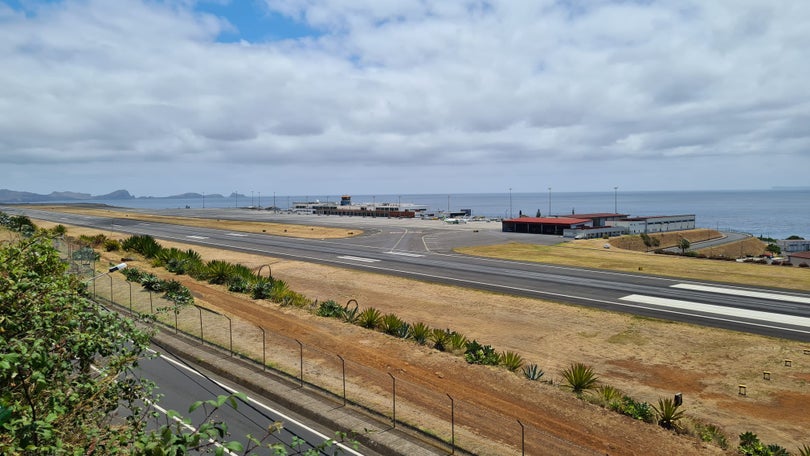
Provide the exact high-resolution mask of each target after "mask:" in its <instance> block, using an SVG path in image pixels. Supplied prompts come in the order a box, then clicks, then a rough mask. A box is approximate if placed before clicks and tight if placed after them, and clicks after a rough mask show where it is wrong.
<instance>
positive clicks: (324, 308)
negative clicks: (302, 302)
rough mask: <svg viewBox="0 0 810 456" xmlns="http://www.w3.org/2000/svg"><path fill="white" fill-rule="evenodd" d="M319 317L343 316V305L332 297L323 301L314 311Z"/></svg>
mask: <svg viewBox="0 0 810 456" xmlns="http://www.w3.org/2000/svg"><path fill="white" fill-rule="evenodd" d="M315 314H316V315H318V316H320V317H331V318H337V317H341V316H343V307H340V304H338V303H337V302H335V301H334V300H332V299H329V300H327V301H323V302H322V303H321V304H320V305H319V306H318V310H317V311H316V312H315Z"/></svg>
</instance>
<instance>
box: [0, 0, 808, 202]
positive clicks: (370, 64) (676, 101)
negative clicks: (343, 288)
mask: <svg viewBox="0 0 810 456" xmlns="http://www.w3.org/2000/svg"><path fill="white" fill-rule="evenodd" d="M786 3H787V4H778V3H762V2H759V1H754V0H745V1H742V0H741V1H731V0H718V1H715V2H698V1H687V2H684V1H675V0H671V1H669V0H661V1H621V2H620V1H609V0H600V1H594V2H587V3H584V4H580V3H576V2H564V1H552V0H545V1H538V2H520V1H494V0H493V1H474V0H470V1H447V2H421V1H411V2H402V1H394V0H391V1H388V0H355V1H343V0H340V1H338V0H323V1H317V2H315V1H313V0H266V1H265V4H264V7H265V8H266V12H269V13H270V14H274V15H277V16H278V15H280V16H282V17H286V18H287V20H289V21H291V22H297V23H298V24H299V25H301V26H302V27H301V28H300V29H310V30H315V31H317V34H313V35H312V36H305V37H295V38H288V39H284V38H279V39H275V40H272V41H262V42H248V41H244V40H243V41H241V42H220V41H218V37H219V36H220V35H222V34H226V33H227V34H233V33H236V32H238V29H239V27H240V25H239V22H238V21H237V20H236V18H228V17H226V16H222V17H217V16H214V15H213V14H210V13H204V12H201V10H198V9H197V8H196V4H195V2H192V1H172V0H166V1H164V2H152V1H149V2H145V1H138V0H120V1H116V2H109V1H104V0H65V1H62V2H55V3H50V2H45V3H33V4H28V3H26V4H25V5H33V6H27V8H28V9H27V10H14V9H11V8H10V7H8V6H5V5H0V62H2V63H0V68H2V71H0V165H2V166H13V167H14V169H15V172H14V176H18V177H16V178H18V179H20V181H22V180H23V179H25V177H26V176H28V175H30V174H31V173H33V172H35V171H25V170H26V169H29V170H36V169H37V168H36V166H37V165H41V164H43V163H64V164H70V163H76V164H81V165H83V166H97V167H98V169H99V170H100V169H103V166H104V163H107V162H110V161H117V162H121V161H124V162H139V161H149V162H156V163H185V162H189V161H194V162H195V163H196V165H195V166H204V165H205V163H210V166H212V167H214V168H217V167H219V168H220V169H221V168H222V167H223V166H227V164H233V163H237V162H248V163H252V164H253V165H255V166H296V165H299V166H300V167H301V171H300V175H302V176H303V175H309V176H311V175H312V174H311V173H309V171H311V169H312V168H311V167H313V166H315V165H318V164H324V163H330V164H332V165H330V166H326V167H324V171H323V174H322V175H321V176H320V178H322V179H328V178H329V174H328V171H330V170H331V171H332V172H334V171H335V169H336V168H345V169H346V170H351V169H358V168H362V167H374V168H378V169H385V168H386V167H391V169H396V170H398V171H401V170H403V169H412V170H414V172H419V170H422V169H425V167H432V166H438V167H447V168H452V169H462V170H465V171H462V174H464V173H465V172H466V173H469V174H475V173H477V174H481V175H486V170H487V169H489V170H492V169H494V168H493V166H497V167H498V168H497V169H498V172H500V173H505V174H508V173H510V172H511V173H515V174H520V173H518V172H517V171H518V169H521V168H523V169H521V172H522V171H524V170H525V168H526V167H538V168H542V169H544V170H547V171H546V172H547V173H548V174H549V175H553V174H554V173H553V169H554V167H555V166H556V167H558V168H557V169H559V170H569V169H572V168H576V166H574V165H575V164H576V163H580V164H582V166H581V169H582V170H583V172H587V171H593V172H597V171H596V170H595V169H593V170H592V169H591V168H590V164H592V163H607V162H610V161H611V160H614V161H616V163H618V162H619V161H622V160H643V161H649V160H659V161H660V163H661V167H663V168H666V167H667V166H668V165H667V163H668V162H667V160H684V159H689V160H694V163H695V167H711V166H714V165H715V164H717V163H720V162H722V161H724V160H725V161H726V162H727V163H730V162H733V161H737V160H743V159H744V160H757V159H761V157H762V156H763V155H764V154H768V156H770V157H784V160H790V159H793V160H800V163H804V164H807V163H808V150H810V133H808V132H807V129H806V128H803V127H804V125H806V120H807V119H808V118H810V103H809V102H808V98H809V96H810V86H808V85H807V83H806V82H805V79H806V75H807V74H808V73H810V58H808V57H810V56H808V51H807V49H810V32H808V30H807V28H806V26H805V24H804V19H803V18H805V17H808V15H809V14H810V3H808V4H805V2H786ZM262 35H263V36H278V34H277V33H273V31H270V32H269V33H266V34H262ZM743 157H745V158H743ZM730 166H733V165H730ZM39 169H40V170H41V168H39ZM600 169H604V168H603V167H602V168H600ZM616 169H617V171H621V169H623V168H621V169H620V167H617V168H616ZM751 169H756V167H755V166H750V164H745V165H742V164H741V165H740V170H741V172H742V170H745V172H748V173H750V170H751ZM347 172H350V171H347ZM598 173H599V174H601V171H599V172H598ZM618 178H621V179H636V178H637V177H635V176H633V175H632V174H630V173H628V174H626V175H624V176H622V177H617V178H616V179H618ZM526 179H527V180H526V181H525V182H527V183H528V182H529V180H528V178H526ZM600 179H603V180H604V179H607V178H606V177H604V176H600V177H598V178H595V179H594V182H598V183H597V184H596V185H606V184H605V182H600ZM659 181H660V179H659ZM175 182H176V184H177V185H179V184H180V182H177V181H175ZM652 182H655V180H654V179H653V180H652ZM235 183H238V180H236V181H235ZM493 185H496V186H499V188H500V187H502V186H503V185H504V184H503V183H502V182H495V183H494V184H493ZM4 186H12V184H11V183H9V184H7V185H4ZM118 187H120V186H116V188H118ZM45 190H49V189H45ZM77 190H81V189H77ZM184 190H185V189H182V188H178V189H176V191H175V192H178V191H184ZM169 192H171V191H169Z"/></svg>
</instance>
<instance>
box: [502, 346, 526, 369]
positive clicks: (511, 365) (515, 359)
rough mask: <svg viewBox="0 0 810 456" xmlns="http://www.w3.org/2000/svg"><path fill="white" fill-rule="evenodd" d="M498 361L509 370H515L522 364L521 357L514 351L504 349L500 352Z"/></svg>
mask: <svg viewBox="0 0 810 456" xmlns="http://www.w3.org/2000/svg"><path fill="white" fill-rule="evenodd" d="M499 362H500V364H501V365H502V366H504V367H506V368H507V369H508V370H509V372H515V371H516V370H518V369H520V368H521V367H522V366H523V357H522V356H520V355H518V354H517V353H515V352H511V351H506V352H503V353H501V355H500V359H499Z"/></svg>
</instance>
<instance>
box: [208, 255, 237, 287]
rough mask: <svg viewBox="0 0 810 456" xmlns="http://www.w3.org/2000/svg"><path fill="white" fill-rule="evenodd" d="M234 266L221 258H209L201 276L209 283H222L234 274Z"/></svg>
mask: <svg viewBox="0 0 810 456" xmlns="http://www.w3.org/2000/svg"><path fill="white" fill-rule="evenodd" d="M234 271H235V269H234V267H233V265H232V264H231V263H228V262H227V261H222V260H211V261H209V262H208V263H207V264H206V265H205V273H204V274H203V278H204V279H205V280H207V281H208V283H210V284H214V285H223V284H226V283H228V280H229V279H230V278H231V277H232V276H233V275H234Z"/></svg>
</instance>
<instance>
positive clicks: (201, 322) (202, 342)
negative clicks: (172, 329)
mask: <svg viewBox="0 0 810 456" xmlns="http://www.w3.org/2000/svg"><path fill="white" fill-rule="evenodd" d="M194 307H196V308H197V310H198V311H200V344H202V345H205V338H203V321H202V307H200V306H198V305H196V304H194ZM175 318H177V314H176V313H175Z"/></svg>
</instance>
